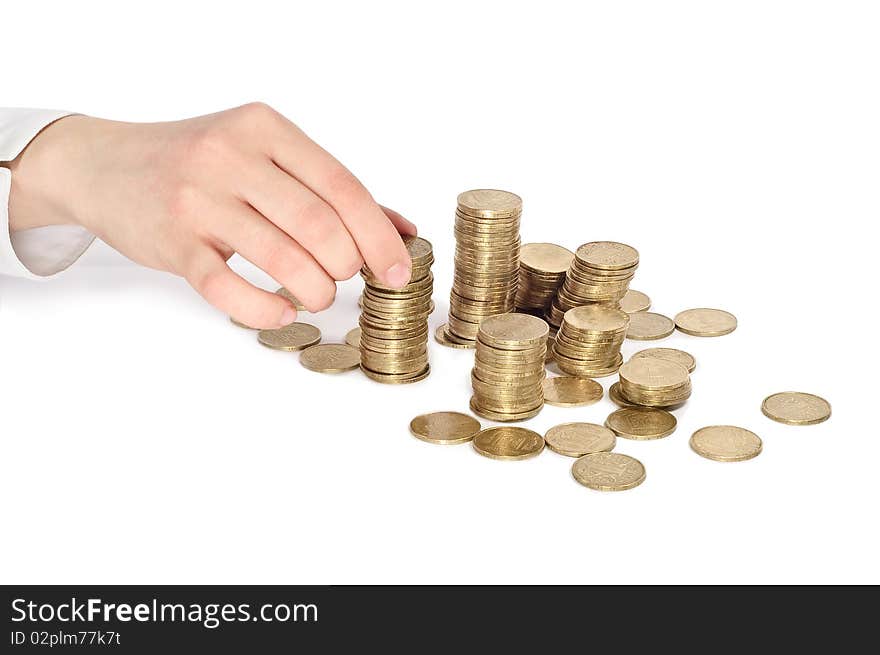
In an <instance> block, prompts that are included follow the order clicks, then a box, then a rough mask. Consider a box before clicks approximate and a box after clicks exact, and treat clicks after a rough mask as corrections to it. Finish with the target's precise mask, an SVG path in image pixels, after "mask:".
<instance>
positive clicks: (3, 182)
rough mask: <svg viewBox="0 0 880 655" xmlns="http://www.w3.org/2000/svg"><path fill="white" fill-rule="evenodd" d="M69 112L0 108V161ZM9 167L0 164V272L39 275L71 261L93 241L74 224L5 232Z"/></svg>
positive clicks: (9, 187) (63, 266)
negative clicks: (13, 232)
mask: <svg viewBox="0 0 880 655" xmlns="http://www.w3.org/2000/svg"><path fill="white" fill-rule="evenodd" d="M70 113H71V112H67V111H50V110H46V109H7V108H0V161H12V160H13V159H15V158H16V157H18V155H19V154H21V151H22V150H24V149H25V147H26V146H27V145H28V144H29V143H30V142H31V140H32V139H33V138H34V137H35V136H36V135H37V134H39V132H40V131H41V130H42V129H43V128H44V127H46V126H47V125H49V124H50V123H54V122H55V121H57V120H58V119H59V118H64V117H65V116H69V115H70ZM11 188H12V171H10V170H9V169H8V168H4V167H0V274H5V275H15V276H18V277H27V278H40V277H46V276H49V275H54V274H55V273H58V272H59V271H63V270H64V269H65V268H67V267H68V266H70V265H71V264H72V263H73V262H75V261H76V260H77V259H78V258H79V256H80V255H82V254H83V253H84V252H85V251H86V249H87V248H88V247H89V245H91V243H92V241H94V239H95V237H94V236H92V235H91V234H90V233H89V232H88V231H87V230H85V229H83V228H81V227H78V226H75V225H49V226H46V227H38V228H34V229H31V230H21V231H19V232H16V233H15V234H10V233H9V192H10V189H11Z"/></svg>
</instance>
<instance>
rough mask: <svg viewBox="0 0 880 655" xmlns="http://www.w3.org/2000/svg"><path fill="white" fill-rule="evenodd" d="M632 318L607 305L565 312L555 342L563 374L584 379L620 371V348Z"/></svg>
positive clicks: (621, 358) (555, 357) (554, 353)
mask: <svg viewBox="0 0 880 655" xmlns="http://www.w3.org/2000/svg"><path fill="white" fill-rule="evenodd" d="M629 320H630V319H629V315H628V314H626V313H625V312H622V311H620V310H619V309H614V308H613V307H608V306H605V305H596V304H593V305H583V306H581V307H574V308H573V309H569V310H568V311H567V312H565V315H564V316H563V318H562V327H560V328H559V332H558V333H557V334H556V339H555V340H554V341H553V360H554V361H555V362H556V365H557V366H558V367H559V370H561V371H562V372H564V373H568V374H569V375H575V376H578V377H585V378H598V377H604V376H606V375H612V374H613V373H615V372H616V371H617V369H618V368H620V365H621V364H622V363H623V357H622V356H621V354H620V346H621V344H623V340H624V338H625V337H626V328H627V325H628V324H629Z"/></svg>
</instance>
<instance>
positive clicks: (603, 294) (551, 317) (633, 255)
mask: <svg viewBox="0 0 880 655" xmlns="http://www.w3.org/2000/svg"><path fill="white" fill-rule="evenodd" d="M638 266H639V252H638V251H637V250H636V249H635V248H633V247H631V246H628V245H626V244H623V243H617V242H614V241H594V242H591V243H585V244H584V245H582V246H581V247H580V248H578V249H577V251H576V252H575V257H574V260H573V261H572V263H571V266H570V267H569V269H568V272H567V273H566V274H565V282H563V284H562V287H560V289H559V292H558V293H557V294H556V298H555V299H554V300H553V303H552V304H551V305H550V307H549V309H548V310H547V313H546V318H547V322H548V323H550V324H551V325H553V326H554V327H559V326H560V325H561V324H562V317H563V315H564V314H565V312H567V311H568V310H570V309H573V308H574V307H580V306H582V305H589V304H593V303H604V304H608V305H610V306H612V307H614V308H617V306H618V303H619V301H620V300H621V298H623V297H624V295H626V292H627V291H628V289H629V282H630V280H631V279H632V278H633V276H634V275H635V272H636V269H637V268H638Z"/></svg>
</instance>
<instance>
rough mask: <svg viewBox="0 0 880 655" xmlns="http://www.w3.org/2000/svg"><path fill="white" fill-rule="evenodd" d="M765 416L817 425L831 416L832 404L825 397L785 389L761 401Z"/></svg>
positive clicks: (794, 422) (793, 423)
mask: <svg viewBox="0 0 880 655" xmlns="http://www.w3.org/2000/svg"><path fill="white" fill-rule="evenodd" d="M761 411H762V412H764V416H766V417H767V418H771V419H773V420H774V421H778V422H779V423H785V424H786V425H815V424H816V423H821V422H822V421H827V420H828V419H829V418H830V417H831V404H830V403H829V402H828V401H827V400H825V399H824V398H820V397H819V396H815V395H813V394H811V393H803V392H801V391H783V392H782V393H774V394H773V395H772V396H768V397H767V398H765V399H764V402H763V403H761Z"/></svg>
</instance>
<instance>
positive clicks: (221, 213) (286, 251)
mask: <svg viewBox="0 0 880 655" xmlns="http://www.w3.org/2000/svg"><path fill="white" fill-rule="evenodd" d="M214 217H215V221H216V222H215V229H214V234H215V236H216V238H217V239H219V240H220V241H222V242H223V243H226V244H228V245H229V246H230V247H231V248H232V249H233V250H235V252H237V253H238V254H239V255H241V256H242V257H244V258H245V259H247V260H248V261H249V262H251V263H252V264H254V265H256V266H258V267H260V268H261V269H263V270H264V271H266V273H268V274H269V275H271V276H272V277H273V278H274V279H275V280H276V281H278V282H279V283H280V284H282V285H283V286H284V287H285V288H287V289H288V290H289V291H290V292H291V293H292V294H293V295H294V296H296V297H297V298H298V299H299V301H300V302H301V303H302V304H303V305H304V306H305V308H306V309H307V310H309V311H310V312H319V311H321V310H322V309H327V307H329V306H330V305H331V304H332V303H333V299H334V298H335V297H336V284H335V283H334V282H333V280H332V279H330V277H329V276H328V275H327V272H326V271H325V270H324V269H323V268H322V267H321V265H320V264H318V262H316V261H315V259H314V258H313V257H312V256H311V255H310V254H309V253H308V252H306V250H305V249H304V248H303V247H302V246H301V245H300V244H298V243H297V242H296V241H294V240H293V239H291V238H290V237H289V236H288V235H287V234H285V233H284V232H283V231H281V230H280V229H279V228H278V227H277V226H276V225H274V224H273V223H272V222H270V221H268V220H266V218H265V217H264V216H262V215H260V214H259V213H258V212H257V211H256V210H254V209H253V208H252V207H250V206H248V205H246V204H245V203H238V204H233V205H229V206H226V205H224V206H217V207H215V209H214Z"/></svg>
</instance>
